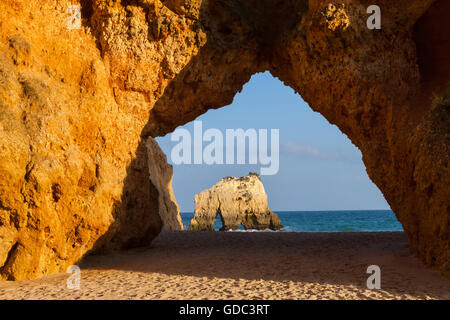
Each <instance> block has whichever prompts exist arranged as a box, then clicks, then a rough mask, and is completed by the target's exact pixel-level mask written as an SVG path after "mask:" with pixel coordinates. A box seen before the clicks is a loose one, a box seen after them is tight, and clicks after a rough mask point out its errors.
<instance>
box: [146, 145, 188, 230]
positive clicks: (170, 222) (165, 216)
mask: <svg viewBox="0 0 450 320" xmlns="http://www.w3.org/2000/svg"><path fill="white" fill-rule="evenodd" d="M146 146H147V156H148V174H149V177H150V181H151V183H152V184H153V186H154V187H155V189H156V190H155V191H156V192H157V196H158V208H159V216H160V218H161V220H162V223H163V225H162V230H183V222H182V221H181V216H180V208H179V207H178V204H177V200H176V199H175V195H174V193H173V190H172V178H173V167H172V165H170V164H168V163H167V158H166V155H165V154H164V152H163V151H162V150H161V148H160V147H159V145H158V142H156V140H155V139H153V138H152V137H149V138H148V140H147V144H146Z"/></svg>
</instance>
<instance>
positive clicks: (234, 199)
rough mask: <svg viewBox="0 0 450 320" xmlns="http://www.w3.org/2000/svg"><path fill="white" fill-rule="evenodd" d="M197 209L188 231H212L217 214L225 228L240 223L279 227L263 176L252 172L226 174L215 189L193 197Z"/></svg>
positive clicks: (235, 226) (263, 227) (261, 228)
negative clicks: (245, 174) (227, 175)
mask: <svg viewBox="0 0 450 320" xmlns="http://www.w3.org/2000/svg"><path fill="white" fill-rule="evenodd" d="M194 201H195V212H194V218H192V220H191V223H190V225H189V230H196V231H213V230H214V223H215V222H216V219H217V216H220V219H221V220H222V229H221V230H222V231H226V230H236V229H237V228H238V227H239V225H240V224H242V226H243V227H244V228H245V229H246V230H248V229H255V230H265V229H272V230H279V229H281V228H282V227H283V226H282V224H281V222H280V218H279V217H278V216H277V215H276V214H275V213H273V212H272V210H270V208H269V205H268V203H267V195H266V192H265V190H264V186H263V184H262V181H261V179H260V178H259V176H258V175H257V174H253V173H250V174H249V175H248V176H247V177H241V178H235V177H227V178H223V179H222V180H220V181H219V182H218V183H217V184H216V185H214V186H213V187H212V188H210V189H207V190H204V191H202V192H200V193H199V194H196V195H195V197H194Z"/></svg>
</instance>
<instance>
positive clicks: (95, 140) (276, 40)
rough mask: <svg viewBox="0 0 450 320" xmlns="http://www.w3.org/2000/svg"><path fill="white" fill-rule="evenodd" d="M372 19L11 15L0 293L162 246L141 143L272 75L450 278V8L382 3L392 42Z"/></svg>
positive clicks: (24, 11) (239, 6)
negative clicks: (362, 170) (352, 152)
mask: <svg viewBox="0 0 450 320" xmlns="http://www.w3.org/2000/svg"><path fill="white" fill-rule="evenodd" d="M73 4H80V6H81V12H82V17H83V21H82V27H81V29H68V28H67V19H69V18H70V15H69V14H68V13H67V8H68V7H69V5H73ZM369 4H371V3H367V1H363V0H333V1H329V0H328V1H326V0H317V1H307V0H286V1H274V0H203V1H201V0H166V1H162V0H161V1H159V0H121V1H114V0H111V1H104V0H91V1H90V0H82V1H79V2H78V1H69V0H52V1H48V0H32V1H25V0H3V1H1V2H0V243H1V245H0V275H1V278H6V279H12V280H13V279H25V278H32V277H37V276H41V275H44V274H48V273H52V272H57V271H64V270H65V269H66V268H67V266H68V265H71V264H74V263H76V262H77V261H78V260H79V259H81V258H82V257H83V256H84V255H85V254H87V253H88V252H93V251H94V252H95V251H98V250H104V249H116V248H124V247H129V246H136V245H144V244H148V243H150V242H151V240H152V239H153V238H154V237H155V236H156V235H157V234H158V233H159V232H160V230H161V229H162V228H163V224H164V223H163V220H162V219H161V217H160V215H159V212H160V210H159V203H160V197H159V196H158V193H157V192H155V190H156V187H155V185H154V184H153V182H151V181H152V180H151V179H150V175H149V173H148V172H149V169H148V151H147V147H146V142H147V138H148V137H149V136H152V137H156V136H160V135H164V134H167V133H169V132H171V131H172V130H173V129H175V128H176V127H177V126H178V125H182V124H185V123H187V122H189V121H191V120H193V119H195V118H196V117H197V116H198V115H200V114H202V113H204V112H206V111H207V110H209V109H212V108H219V107H222V106H225V105H228V104H230V103H231V102H232V99H233V97H234V95H235V94H236V93H237V92H239V91H240V90H241V89H242V86H243V85H244V84H245V83H246V82H247V81H248V80H249V79H250V77H251V75H253V74H254V73H256V72H262V71H266V70H269V71H271V72H272V74H273V75H274V76H276V77H278V78H279V79H280V80H282V81H283V82H284V83H285V84H286V85H288V86H290V87H292V88H293V89H294V90H295V91H296V92H298V93H299V94H301V95H302V97H303V99H304V100H305V101H306V102H308V104H309V105H310V106H311V108H312V109H313V110H315V111H318V112H320V113H321V114H322V115H324V116H325V117H326V118H327V119H328V120H329V121H330V122H331V123H333V124H335V125H337V126H338V127H339V128H340V129H341V130H342V132H344V133H345V134H346V135H347V136H348V137H349V138H350V139H351V140H352V142H353V143H354V144H355V145H356V146H357V147H358V148H359V149H360V150H361V151H362V154H363V161H364V163H365V165H366V168H367V172H368V174H369V176H370V178H371V179H372V180H373V181H374V182H375V184H376V185H377V186H378V187H379V188H380V190H381V191H382V192H383V194H384V196H385V197H386V199H387V201H388V202H389V204H390V205H391V207H392V209H393V210H394V212H395V213H396V215H397V217H398V219H399V220H400V222H401V223H402V225H403V227H404V229H405V232H406V234H407V235H408V239H409V245H410V250H411V252H412V253H414V254H415V255H417V256H418V257H419V258H421V259H422V260H423V261H424V262H426V263H427V264H429V265H433V266H437V267H439V268H440V270H441V271H443V272H444V273H446V274H450V204H449V201H448V185H449V182H450V181H449V179H450V178H449V177H450V173H449V160H450V159H449V158H450V156H449V141H450V137H449V127H450V124H449V120H448V119H449V113H450V111H449V104H448V100H446V99H444V98H443V97H444V95H445V92H447V91H448V90H449V87H448V82H449V78H448V75H449V74H450V62H449V60H448V57H449V56H450V49H449V45H448V44H449V43H450V41H449V39H448V36H449V33H448V32H446V31H447V30H449V28H450V25H449V23H450V20H449V19H447V16H446V14H447V13H448V12H450V8H449V6H450V2H449V1H443V0H441V1H435V0H398V1H390V0H380V1H378V2H377V4H378V5H379V6H380V8H381V10H382V29H381V30H369V29H368V28H367V27H366V20H367V18H368V14H367V13H366V9H367V7H368V5H369ZM445 101H447V102H445Z"/></svg>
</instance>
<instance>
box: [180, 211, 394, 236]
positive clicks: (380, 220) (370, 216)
mask: <svg viewBox="0 0 450 320" xmlns="http://www.w3.org/2000/svg"><path fill="white" fill-rule="evenodd" d="M275 213H276V214H277V215H278V216H279V217H280V219H281V223H282V224H283V226H284V228H283V229H281V230H280V231H279V232H381V231H403V228H402V225H401V224H400V222H398V220H397V218H396V217H395V214H394V213H393V212H392V211H391V210H348V211H346V210H341V211H275ZM193 216H194V213H193V212H183V213H181V218H182V220H183V225H184V227H185V230H187V228H188V227H189V223H190V221H191V219H192V217H193ZM221 226H222V222H221V221H220V218H218V219H217V220H216V223H215V225H214V229H215V230H219V229H220V228H221ZM238 230H239V231H245V230H244V228H243V227H242V226H239V229H238ZM247 231H256V230H247ZM267 231H269V230H267Z"/></svg>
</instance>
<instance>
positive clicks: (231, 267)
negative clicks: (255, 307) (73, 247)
mask: <svg viewBox="0 0 450 320" xmlns="http://www.w3.org/2000/svg"><path fill="white" fill-rule="evenodd" d="M369 265H378V266H379V267H380V268H381V289H380V290H369V289H367V287H366V280H367V278H368V277H369V275H368V274H366V270H367V267H368V266H369ZM80 267H81V288H80V289H79V290H70V289H68V288H67V286H66V279H67V278H68V276H69V275H68V274H65V273H60V274H55V275H51V276H47V277H43V278H39V279H34V280H26V281H18V282H7V281H2V282H0V299H449V298H450V280H449V279H446V278H443V277H442V276H440V274H439V272H438V271H436V270H433V269H430V268H428V267H426V266H425V265H423V264H422V263H421V262H420V261H419V260H418V259H416V258H415V257H413V256H411V255H410V254H409V253H408V248H407V240H406V237H405V235H404V234H403V233H401V232H386V233H282V232H257V233H256V232H255V233H250V232H188V231H182V232H168V231H166V232H163V233H161V234H160V236H158V238H157V239H156V240H155V241H154V242H153V243H152V245H151V246H150V247H149V248H140V249H132V250H127V251H122V252H117V253H113V254H109V255H104V256H89V257H86V258H85V259H84V261H82V263H81V264H80Z"/></svg>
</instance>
